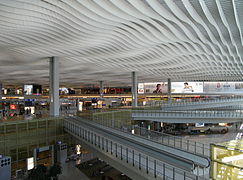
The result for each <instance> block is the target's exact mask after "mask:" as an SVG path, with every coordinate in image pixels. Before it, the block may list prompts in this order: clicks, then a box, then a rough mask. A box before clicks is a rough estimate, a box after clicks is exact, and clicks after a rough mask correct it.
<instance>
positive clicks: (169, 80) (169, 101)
mask: <svg viewBox="0 0 243 180" xmlns="http://www.w3.org/2000/svg"><path fill="white" fill-rule="evenodd" d="M171 102H172V100H171V79H170V78H169V79H168V103H171Z"/></svg>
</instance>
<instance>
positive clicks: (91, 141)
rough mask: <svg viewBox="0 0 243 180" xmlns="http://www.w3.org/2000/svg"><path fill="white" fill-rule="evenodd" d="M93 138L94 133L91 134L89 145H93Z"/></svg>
mask: <svg viewBox="0 0 243 180" xmlns="http://www.w3.org/2000/svg"><path fill="white" fill-rule="evenodd" d="M93 138H94V133H91V144H94V140H93Z"/></svg>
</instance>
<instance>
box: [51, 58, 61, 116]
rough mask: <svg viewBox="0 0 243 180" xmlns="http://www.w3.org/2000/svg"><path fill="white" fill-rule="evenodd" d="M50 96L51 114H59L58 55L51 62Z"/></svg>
mask: <svg viewBox="0 0 243 180" xmlns="http://www.w3.org/2000/svg"><path fill="white" fill-rule="evenodd" d="M49 66H50V67H49V69H50V72H49V78H50V82H49V83H50V84H49V89H50V90H49V98H50V116H59V108H60V103H59V61H58V58H57V57H51V58H50V63H49Z"/></svg>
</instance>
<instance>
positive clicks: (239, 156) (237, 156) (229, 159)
mask: <svg viewBox="0 0 243 180" xmlns="http://www.w3.org/2000/svg"><path fill="white" fill-rule="evenodd" d="M241 159H243V154H240V155H236V156H229V157H224V158H223V159H222V162H231V161H236V160H241Z"/></svg>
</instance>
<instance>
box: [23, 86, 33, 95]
mask: <svg viewBox="0 0 243 180" xmlns="http://www.w3.org/2000/svg"><path fill="white" fill-rule="evenodd" d="M24 94H25V95H31V94H33V85H24Z"/></svg>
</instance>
